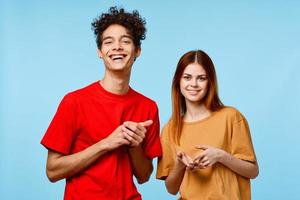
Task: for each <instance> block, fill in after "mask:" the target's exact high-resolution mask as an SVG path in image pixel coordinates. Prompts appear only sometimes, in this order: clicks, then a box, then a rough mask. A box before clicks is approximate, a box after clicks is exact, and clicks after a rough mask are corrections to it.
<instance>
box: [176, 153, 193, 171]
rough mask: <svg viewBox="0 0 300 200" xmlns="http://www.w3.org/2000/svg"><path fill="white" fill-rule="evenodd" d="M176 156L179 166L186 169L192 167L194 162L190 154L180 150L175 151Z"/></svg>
mask: <svg viewBox="0 0 300 200" xmlns="http://www.w3.org/2000/svg"><path fill="white" fill-rule="evenodd" d="M176 156H177V163H176V164H177V165H179V166H181V168H184V167H186V168H187V169H190V170H192V169H194V167H195V163H194V161H193V159H192V158H191V157H190V156H188V155H186V154H185V153H184V152H182V151H179V152H177V155H176Z"/></svg>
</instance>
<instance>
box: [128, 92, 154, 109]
mask: <svg viewBox="0 0 300 200" xmlns="http://www.w3.org/2000/svg"><path fill="white" fill-rule="evenodd" d="M132 91H133V93H134V97H135V99H137V100H138V101H140V102H142V103H143V104H145V105H148V106H151V107H156V108H157V104H156V102H155V101H154V100H153V99H151V98H149V97H147V96H145V95H144V94H142V93H140V92H138V91H136V90H134V89H132Z"/></svg>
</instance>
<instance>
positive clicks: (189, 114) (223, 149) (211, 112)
mask: <svg viewBox="0 0 300 200" xmlns="http://www.w3.org/2000/svg"><path fill="white" fill-rule="evenodd" d="M172 103H173V113H172V116H171V119H170V121H169V122H168V123H167V124H166V125H165V127H164V128H163V130H162V136H161V142H162V147H163V156H162V157H161V158H159V160H158V169H157V178H158V179H162V180H165V184H166V188H167V190H168V192H169V193H171V194H174V195H175V194H177V192H178V191H179V190H180V196H181V197H180V199H186V200H199V199H216V200H220V199H226V200H227V199H228V200H235V199H240V200H246V199H250V198H251V192H250V179H253V178H255V177H257V175H258V165H257V161H256V157H255V152H254V149H253V145H252V141H251V136H250V132H249V127H248V124H247V121H246V119H245V117H244V116H243V115H242V114H241V113H240V112H239V111H238V110H237V109H235V108H232V107H227V106H224V105H223V104H222V102H221V100H220V99H219V96H218V92H217V78H216V72H215V68H214V65H213V62H212V60H211V59H210V57H209V56H208V55H207V54H206V53H205V52H203V51H201V50H198V51H190V52H188V53H186V54H184V55H183V56H182V57H181V59H180V60H179V63H178V65H177V69H176V72H175V75H174V78H173V83H172Z"/></svg>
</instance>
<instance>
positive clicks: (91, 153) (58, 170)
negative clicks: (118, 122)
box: [46, 141, 108, 182]
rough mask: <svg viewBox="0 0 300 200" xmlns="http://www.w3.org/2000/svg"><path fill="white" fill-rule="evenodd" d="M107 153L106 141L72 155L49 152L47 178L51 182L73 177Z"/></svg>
mask: <svg viewBox="0 0 300 200" xmlns="http://www.w3.org/2000/svg"><path fill="white" fill-rule="evenodd" d="M107 151H108V149H107V148H106V145H105V141H100V142H98V143H96V144H94V145H92V146H90V147H88V148H86V149H85V150H83V151H81V152H78V153H75V154H72V155H63V154H60V153H57V152H54V151H51V150H49V151H48V159H47V170H46V171H47V176H48V178H49V180H50V181H51V182H56V181H59V180H61V179H64V178H68V177H71V176H73V175H75V174H77V173H78V172H80V171H82V170H84V169H85V168H86V167H88V166H90V165H91V164H92V163H93V162H94V161H95V160H97V159H98V158H99V157H100V156H101V155H103V154H105V153H106V152H107Z"/></svg>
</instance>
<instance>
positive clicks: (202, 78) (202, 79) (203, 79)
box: [199, 77, 207, 81]
mask: <svg viewBox="0 0 300 200" xmlns="http://www.w3.org/2000/svg"><path fill="white" fill-rule="evenodd" d="M199 79H200V81H206V80H207V78H206V77H200V78H199Z"/></svg>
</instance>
